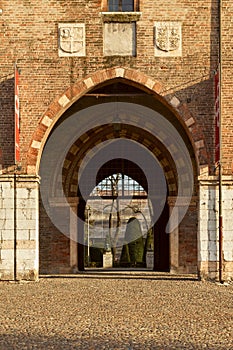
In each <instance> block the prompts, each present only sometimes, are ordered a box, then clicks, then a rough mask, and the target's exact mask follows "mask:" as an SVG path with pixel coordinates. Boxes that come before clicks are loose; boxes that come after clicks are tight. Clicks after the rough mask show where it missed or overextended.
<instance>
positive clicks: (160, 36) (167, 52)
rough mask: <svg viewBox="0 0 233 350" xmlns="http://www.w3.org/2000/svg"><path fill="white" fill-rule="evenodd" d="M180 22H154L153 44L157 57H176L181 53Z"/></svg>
mask: <svg viewBox="0 0 233 350" xmlns="http://www.w3.org/2000/svg"><path fill="white" fill-rule="evenodd" d="M181 29H182V27H181V22H155V23H154V35H155V40H154V43H155V44H154V46H155V56H157V57H176V56H181V55H182V30H181Z"/></svg>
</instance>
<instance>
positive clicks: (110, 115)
mask: <svg viewBox="0 0 233 350" xmlns="http://www.w3.org/2000/svg"><path fill="white" fill-rule="evenodd" d="M160 91H161V85H160V84H159V83H158V82H156V81H153V80H152V79H151V78H149V77H147V76H145V75H143V74H141V73H139V72H137V71H133V70H130V69H125V68H113V69H109V70H105V71H102V72H98V73H96V74H94V75H92V76H90V77H87V78H86V79H84V80H82V81H80V82H78V83H77V84H75V85H74V86H72V87H71V88H70V89H68V90H67V91H66V93H65V94H63V95H62V96H61V97H60V98H58V99H57V100H56V101H54V103H53V104H52V105H51V106H50V108H49V109H48V111H47V112H46V114H45V115H44V116H43V118H42V119H41V122H40V125H39V127H38V130H37V131H36V132H35V135H34V138H33V140H32V143H31V147H30V150H29V153H28V168H27V169H28V172H29V173H31V172H38V171H39V169H40V174H41V175H42V182H43V180H44V179H43V177H44V178H46V177H47V179H46V180H48V179H49V181H50V183H51V179H50V178H49V172H46V171H45V172H44V169H43V164H41V159H42V160H43V159H44V158H45V160H46V161H49V167H50V169H51V167H52V169H53V172H54V174H53V179H55V180H54V182H53V185H52V186H50V185H49V189H48V192H49V195H50V197H49V206H50V210H49V211H50V212H49V214H48V210H47V211H46V208H45V206H46V205H45V203H44V202H43V200H42V201H41V204H40V218H41V219H40V271H41V273H57V272H71V271H74V270H75V269H77V268H78V269H83V267H84V250H83V246H82V243H84V233H83V232H84V226H85V225H84V221H85V220H84V214H85V209H86V204H87V199H86V198H83V197H85V186H86V189H87V193H90V192H91V190H93V189H94V186H96V185H97V183H96V182H95V181H96V177H95V176H94V177H93V178H92V179H90V183H92V184H93V186H92V188H91V186H90V183H89V182H88V186H87V183H86V182H85V181H84V185H83V186H84V195H83V193H82V195H81V194H80V187H79V183H80V182H81V180H80V172H81V174H85V169H88V167H90V169H92V168H91V167H93V164H92V161H93V159H94V160H95V158H96V159H97V160H96V161H97V163H96V164H97V165H98V166H99V168H98V167H97V170H100V169H104V164H105V163H107V162H108V161H110V159H121V164H122V163H124V162H126V163H127V162H128V164H130V162H131V163H134V164H136V165H137V167H139V168H141V170H142V171H144V172H146V174H147V176H149V175H148V174H149V173H150V164H151V163H150V161H148V163H147V166H146V169H145V165H143V164H137V163H138V162H139V163H140V161H139V160H138V158H137V157H136V159H135V158H134V157H132V154H133V153H138V154H141V158H143V157H145V158H146V157H147V156H148V157H151V159H152V158H153V157H154V162H155V163H156V162H157V163H156V164H157V165H158V168H159V169H160V171H162V173H163V176H164V181H165V183H166V189H167V193H166V198H165V201H164V203H163V208H164V209H163V210H161V213H160V214H161V215H159V217H158V218H157V220H156V222H155V223H154V224H153V230H155V231H156V232H160V233H158V234H157V235H155V237H156V238H155V251H156V249H157V253H155V254H154V268H155V269H157V270H175V271H177V272H194V271H195V272H196V270H197V228H196V221H197V184H196V178H197V174H198V171H199V167H200V163H199V161H198V159H199V158H201V159H202V160H203V159H206V155H205V149H204V147H203V146H204V139H201V140H200V139H198V140H197V139H195V137H196V136H195V135H193V137H192V135H191V134H190V132H189V129H191V128H192V127H193V126H194V124H195V121H194V119H193V117H192V116H191V115H190V114H189V113H188V112H187V108H186V107H185V106H182V105H181V104H180V105H179V106H177V108H176V109H175V108H174V107H173V106H172V105H171V104H169V103H168V102H167V101H166V99H165V98H164V97H162V96H161V95H160V94H159V93H160ZM148 112H149V113H148ZM178 112H179V113H178ZM182 112H183V115H182ZM72 119H73V120H74V121H75V120H76V121H77V120H78V121H79V127H78V129H75V128H74V125H73V124H72ZM93 120H98V123H95V122H94V123H93ZM152 120H153V121H155V120H157V126H158V124H159V123H162V124H161V125H160V127H161V129H160V130H159V129H156V123H153V122H151V121H152ZM164 121H166V123H169V125H171V126H173V127H174V132H177V135H180V140H182V142H183V144H184V145H185V147H186V148H187V150H188V154H189V156H190V160H191V166H192V171H193V174H194V180H195V181H194V192H193V195H192V198H191V201H190V205H189V209H188V211H187V214H186V215H184V218H183V222H182V223H180V225H179V227H178V228H177V227H176V228H173V231H172V233H171V234H170V235H167V234H166V232H165V231H166V227H167V223H168V219H169V215H170V214H171V212H172V210H173V207H174V206H175V205H176V198H177V195H178V192H179V185H180V182H179V176H180V174H181V173H182V176H183V177H184V178H185V176H186V177H187V176H188V175H187V173H186V171H185V164H183V165H182V158H179V157H178V156H176V155H175V154H176V153H177V152H178V151H179V149H178V147H177V146H178V145H175V144H174V142H173V141H174V138H172V135H170V134H169V132H170V131H169V130H168V129H166V125H168V124H166V123H165V124H166V125H165V126H164V124H163V122H164ZM158 122H159V123H158ZM62 126H63V128H64V129H63V139H64V142H66V147H65V151H64V153H63V150H61V149H59V147H58V149H56V151H57V153H59V154H58V155H57V158H56V157H55V158H54V159H55V160H54V159H51V157H52V156H54V154H52V153H50V154H47V155H46V156H45V157H44V155H45V153H46V152H45V151H46V146H47V145H48V144H49V140H51V139H52V138H53V137H54V136H56V130H58V129H59V128H60V129H61V130H62ZM67 126H68V127H67ZM77 130H78V131H77ZM166 131H167V132H168V134H167V135H166ZM159 133H160V134H159ZM173 136H174V135H173ZM110 145H113V149H112V152H113V155H112V156H111V157H110V159H108V158H107V157H106V154H108V149H109V147H110ZM114 145H115V149H114ZM62 147H63V146H62ZM63 148H64V147H63ZM126 148H128V149H129V150H130V152H131V153H130V152H128V153H127V152H125V149H126ZM116 149H118V150H119V149H120V150H121V151H120V153H119V154H118V155H117V151H116ZM114 152H115V153H114ZM140 152H141V153H140ZM55 153H56V152H55ZM178 153H179V152H178ZM46 157H48V159H46ZM98 157H99V158H100V159H101V162H102V163H101V162H100V161H99V160H98ZM198 157H199V158H198ZM139 158H140V157H139ZM105 160H106V162H104V161H105ZM46 161H45V164H46ZM177 162H178V163H179V164H178V163H177ZM96 164H95V163H94V166H95V167H96ZM148 164H149V165H148ZM131 165H132V164H131ZM201 165H203V164H201ZM177 166H178V168H177ZM143 167H144V168H143ZM179 167H180V168H179ZM129 168H130V167H129ZM147 168H148V169H147ZM41 169H42V170H43V171H42V173H41ZM132 169H133V166H131V170H128V174H129V175H132V176H131V177H133V176H136V178H137V179H138V180H140V176H139V173H140V171H139V172H138V173H137V172H136V175H135V174H133V170H132ZM92 170H93V169H92ZM115 171H116V172H120V171H122V169H120V168H119V167H118V168H117V167H116V168H115ZM130 171H131V172H132V173H131V172H130ZM93 174H94V175H96V173H95V172H93ZM159 174H160V173H159ZM155 180H156V179H155ZM186 180H187V181H189V179H188V177H187V179H186ZM151 181H152V187H153V183H154V184H155V187H156V181H154V182H153V180H151V179H150V182H151ZM184 182H185V180H184V181H183V184H184ZM138 183H139V185H142V184H143V181H142V183H140V181H138ZM61 191H63V194H64V196H65V198H66V203H65V204H64V201H61V202H60V199H59V198H60V197H61ZM88 191H89V192H88ZM155 191H156V190H155ZM152 193H153V195H154V196H155V197H156V193H155V192H153V191H152ZM77 194H78V196H77ZM182 195H183V197H182V198H185V189H184V193H183V194H182ZM67 203H68V204H67ZM180 205H181V206H182V205H183V206H185V204H184V203H181V204H180ZM153 210H156V208H153ZM76 211H78V216H79V218H80V219H81V221H80V222H81V226H80V222H79V223H77V221H76V219H75V215H76ZM51 212H52V214H51ZM74 214H75V215H74ZM54 216H55V217H57V218H59V220H60V221H63V219H64V218H66V220H67V221H66V223H64V222H61V223H58V225H54V222H53V219H52V217H54ZM187 218H188V219H187ZM177 220H178V218H177ZM187 222H188V229H189V232H187ZM82 231H83V232H82ZM76 240H77V241H78V242H79V244H77V242H76ZM156 240H157V241H156ZM180 242H181V243H180ZM190 252H192V253H191V254H190ZM164 257H165V258H164Z"/></svg>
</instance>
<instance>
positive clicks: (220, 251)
mask: <svg viewBox="0 0 233 350" xmlns="http://www.w3.org/2000/svg"><path fill="white" fill-rule="evenodd" d="M218 69H219V187H218V190H219V282H220V283H223V276H222V272H223V215H222V1H221V0H219V67H218Z"/></svg>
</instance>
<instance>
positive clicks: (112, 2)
mask: <svg viewBox="0 0 233 350" xmlns="http://www.w3.org/2000/svg"><path fill="white" fill-rule="evenodd" d="M108 11H110V12H119V11H123V12H132V11H134V0H108Z"/></svg>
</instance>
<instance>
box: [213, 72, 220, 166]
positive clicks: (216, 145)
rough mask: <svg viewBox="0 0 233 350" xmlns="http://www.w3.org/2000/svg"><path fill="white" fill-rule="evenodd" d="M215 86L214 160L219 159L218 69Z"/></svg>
mask: <svg viewBox="0 0 233 350" xmlns="http://www.w3.org/2000/svg"><path fill="white" fill-rule="evenodd" d="M214 86H215V162H216V163H217V162H219V160H220V81H219V69H218V70H217V72H216V74H215V77H214Z"/></svg>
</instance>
